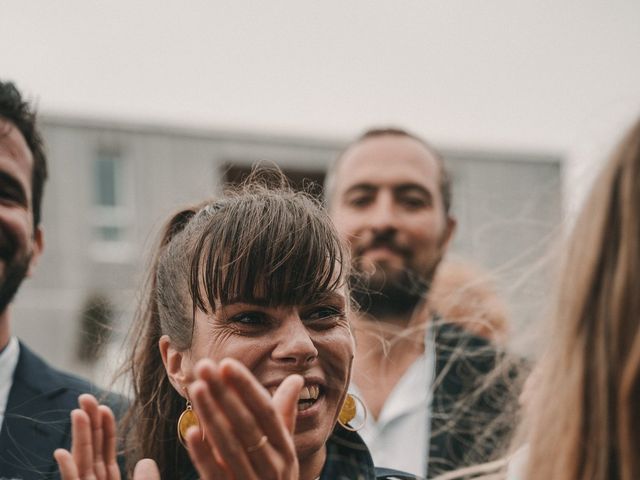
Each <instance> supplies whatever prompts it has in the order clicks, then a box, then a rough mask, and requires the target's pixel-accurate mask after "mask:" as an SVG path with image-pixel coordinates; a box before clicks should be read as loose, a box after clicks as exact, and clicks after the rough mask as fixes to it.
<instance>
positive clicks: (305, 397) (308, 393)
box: [298, 385, 320, 412]
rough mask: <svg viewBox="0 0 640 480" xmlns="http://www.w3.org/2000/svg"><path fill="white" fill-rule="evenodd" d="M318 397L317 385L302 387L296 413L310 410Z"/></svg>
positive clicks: (318, 388)
mask: <svg viewBox="0 0 640 480" xmlns="http://www.w3.org/2000/svg"><path fill="white" fill-rule="evenodd" d="M319 395H320V387H319V386H318V385H307V386H304V387H302V390H301V391H300V396H299V397H298V411H299V412H301V411H303V410H306V409H307V408H310V407H311V406H312V405H313V404H314V403H316V400H318V396H319Z"/></svg>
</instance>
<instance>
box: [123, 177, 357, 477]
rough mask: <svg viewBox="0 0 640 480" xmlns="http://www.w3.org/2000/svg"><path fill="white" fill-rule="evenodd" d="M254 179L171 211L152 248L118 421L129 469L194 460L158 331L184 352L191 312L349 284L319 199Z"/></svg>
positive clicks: (176, 466) (179, 465)
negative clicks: (128, 402) (129, 392)
mask: <svg viewBox="0 0 640 480" xmlns="http://www.w3.org/2000/svg"><path fill="white" fill-rule="evenodd" d="M256 177H259V174H254V175H253V177H252V178H251V179H250V180H249V181H248V182H249V183H247V184H245V185H244V186H243V187H240V188H239V189H238V190H236V191H233V192H228V193H227V194H226V195H225V196H224V197H223V198H220V199H218V200H210V201H207V202H204V203H202V204H200V205H197V206H195V207H193V208H187V209H184V210H181V211H179V212H178V213H176V214H175V215H174V216H173V217H172V218H171V219H170V220H169V222H168V223H167V225H166V226H165V228H164V230H163V232H162V234H161V238H160V242H159V246H158V248H157V249H156V252H155V254H154V259H153V264H152V267H151V269H150V272H149V276H148V280H147V283H146V292H145V295H144V297H143V301H142V303H141V305H140V307H139V309H138V312H137V315H136V319H135V323H134V328H133V330H132V334H131V335H132V340H133V348H132V352H131V355H130V358H129V360H128V363H127V367H126V369H127V371H128V373H129V374H130V375H131V377H132V379H133V391H134V392H133V393H134V400H133V404H132V406H131V408H130V410H129V412H128V414H127V416H126V418H125V421H124V425H123V426H124V431H125V436H126V437H127V438H126V448H127V456H128V461H129V463H130V466H132V465H133V464H134V463H135V461H137V460H138V459H140V458H142V457H149V458H152V459H153V460H155V461H156V462H157V463H158V466H159V468H160V472H161V475H162V478H182V476H183V475H184V474H185V472H187V471H189V469H190V468H191V467H190V462H189V459H188V455H187V453H186V451H185V450H184V448H183V447H182V446H181V445H180V444H179V442H178V439H177V436H176V423H177V420H178V417H179V415H180V413H181V411H182V410H184V405H185V403H184V399H183V397H181V396H180V395H179V394H178V393H177V392H176V391H175V389H174V388H173V386H172V385H171V384H170V382H169V379H168V377H167V375H166V373H165V369H164V366H163V362H162V358H161V356H160V351H159V348H158V342H159V339H160V337H161V336H162V335H165V334H166V335H169V337H170V339H171V342H172V345H173V346H174V347H175V348H176V349H178V350H187V349H189V348H190V346H191V342H192V338H193V335H194V316H195V311H196V309H200V310H202V311H205V312H208V313H210V314H215V311H216V308H217V307H219V306H220V305H224V304H228V303H231V302H234V301H238V300H242V301H247V302H251V301H260V302H266V303H267V304H269V305H272V306H276V305H300V304H304V303H307V302H310V301H313V300H314V298H315V297H316V296H318V295H322V294H323V293H326V292H327V291H332V290H335V289H338V288H343V287H345V286H346V281H345V278H346V275H347V274H348V272H347V270H348V268H349V267H348V266H349V259H348V257H347V255H348V254H347V253H346V250H345V248H344V247H343V245H342V244H341V242H340V241H339V239H338V238H339V237H338V235H337V234H336V232H335V231H334V228H333V225H332V224H331V221H330V220H329V218H328V216H327V215H326V213H325V212H324V210H323V209H322V208H321V206H320V205H319V204H318V203H317V202H316V201H315V200H313V199H312V198H311V197H310V196H308V195H307V194H305V193H300V192H293V191H291V190H290V189H289V188H288V187H286V186H280V187H277V188H269V187H266V186H265V184H264V183H261V182H260V181H259V179H258V180H256Z"/></svg>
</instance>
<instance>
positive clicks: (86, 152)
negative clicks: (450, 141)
mask: <svg viewBox="0 0 640 480" xmlns="http://www.w3.org/2000/svg"><path fill="white" fill-rule="evenodd" d="M43 131H44V135H45V141H46V144H47V146H48V152H49V160H50V172H51V176H50V181H49V183H48V185H47V188H46V201H45V202H44V212H43V218H44V228H45V232H46V239H47V245H46V255H44V256H43V258H42V261H41V264H40V265H39V266H38V274H37V275H35V276H34V278H33V279H32V280H30V281H29V282H26V284H25V285H24V287H23V289H22V291H21V292H20V294H19V299H18V302H17V305H16V307H15V308H16V312H15V316H16V318H19V319H20V320H19V321H18V322H16V324H15V325H14V331H15V333H16V334H17V335H18V336H20V337H21V338H24V339H25V340H26V341H27V342H28V343H29V344H30V345H32V346H33V347H34V348H35V349H36V350H37V351H39V352H42V353H43V354H44V355H45V356H46V357H47V358H49V359H51V360H52V361H53V362H54V363H55V364H56V365H61V366H64V367H65V368H68V369H72V370H76V371H79V372H80V373H85V374H88V375H93V369H94V368H95V362H96V360H98V359H99V358H100V356H101V355H102V354H103V353H104V352H103V350H104V349H105V346H107V347H108V345H109V344H111V345H113V346H114V349H117V347H118V346H119V344H120V342H121V340H122V337H123V333H124V332H125V331H126V329H127V327H128V324H129V321H130V319H131V316H132V314H133V310H134V309H135V303H136V293H137V289H138V287H139V285H140V284H141V282H142V280H143V279H142V278H141V272H142V270H143V268H142V267H143V266H144V265H145V261H146V260H148V257H149V252H150V250H151V248H152V245H153V241H154V233H155V232H157V230H158V229H159V228H160V226H161V223H162V221H163V220H164V219H165V218H166V217H167V215H168V214H169V213H170V212H171V211H173V210H175V209H176V208H177V207H178V206H180V205H183V204H186V203H189V202H192V201H199V200H201V199H202V198H204V197H206V196H208V195H215V194H216V192H219V191H220V189H221V188H223V185H224V184H225V183H229V182H231V183H233V182H237V181H239V180H240V179H241V178H242V177H243V176H244V175H246V173H248V172H249V171H250V169H251V166H252V165H253V164H255V163H257V162H262V163H265V164H267V165H270V164H276V165H278V166H279V167H280V168H282V169H283V170H284V171H285V173H287V175H288V176H289V177H290V178H291V180H292V182H293V183H294V184H296V185H298V186H300V187H304V186H306V188H308V189H311V190H312V191H313V192H315V193H318V194H319V193H320V192H321V185H322V182H323V179H324V173H325V170H326V168H327V166H328V165H329V162H331V160H332V159H333V158H334V157H335V156H336V155H337V153H338V152H339V151H340V150H341V149H342V148H343V147H344V145H345V143H346V140H347V139H342V140H337V139H329V138H327V139H322V138H305V137H293V136H291V137H283V136H273V135H264V134H252V133H249V132H231V131H228V132H222V131H205V130H194V129H181V128H176V127H171V126H157V125H156V126H150V125H141V124H133V123H126V122H105V121H96V120H86V119H77V118H75V119H74V118H70V117H44V118H43ZM441 150H442V152H443V154H444V156H445V158H446V162H447V165H448V167H449V168H450V170H451V174H452V179H453V189H454V190H453V191H454V204H453V209H454V214H455V215H456V217H457V218H458V221H459V230H458V232H457V234H456V237H455V240H454V245H453V250H454V252H455V253H457V254H459V255H462V256H465V257H467V258H473V259H474V260H475V261H476V262H478V263H480V264H482V265H484V266H485V267H486V268H488V269H489V270H490V271H491V272H493V273H494V275H495V277H496V279H497V281H498V282H499V284H500V286H501V287H502V288H501V292H503V293H504V294H505V295H506V297H507V298H508V299H509V300H510V302H509V303H510V305H513V306H514V309H513V310H512V313H513V321H515V322H516V323H517V324H519V325H524V324H526V323H528V322H530V321H531V320H534V319H535V316H536V314H537V308H538V306H539V303H540V300H541V298H543V297H544V294H545V292H546V288H545V285H546V284H547V283H548V282H547V281H548V278H547V277H546V271H545V270H544V269H536V268H535V262H538V261H539V260H540V259H541V258H542V257H543V255H544V252H545V251H546V249H547V247H548V245H549V240H550V239H551V238H552V236H553V234H554V232H555V231H556V227H557V225H558V222H559V218H560V212H561V203H562V202H561V199H562V195H561V186H562V177H561V173H562V159H561V158H558V157H554V156H548V155H544V154H533V153H513V154H506V153H504V152H502V153H492V152H473V151H463V150H459V151H458V150H455V149H448V148H447V147H446V146H443V147H442V148H441ZM533 185H535V189H532V186H533ZM61 346H64V347H63V348H61ZM78 360H82V361H81V362H79V361H78Z"/></svg>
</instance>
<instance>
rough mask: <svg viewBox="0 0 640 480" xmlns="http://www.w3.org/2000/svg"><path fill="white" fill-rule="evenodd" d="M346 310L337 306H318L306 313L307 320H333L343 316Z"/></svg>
mask: <svg viewBox="0 0 640 480" xmlns="http://www.w3.org/2000/svg"><path fill="white" fill-rule="evenodd" d="M343 316H344V312H343V311H342V310H340V309H339V308H336V307H318V308H314V309H313V310H310V311H309V312H307V313H305V314H304V319H305V320H306V321H310V322H313V321H318V320H333V319H335V318H336V317H340V318H341V317H343Z"/></svg>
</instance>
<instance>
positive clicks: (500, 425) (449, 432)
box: [427, 318, 524, 478]
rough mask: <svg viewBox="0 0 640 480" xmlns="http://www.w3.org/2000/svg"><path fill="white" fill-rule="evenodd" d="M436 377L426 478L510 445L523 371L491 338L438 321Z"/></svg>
mask: <svg viewBox="0 0 640 480" xmlns="http://www.w3.org/2000/svg"><path fill="white" fill-rule="evenodd" d="M434 328H435V348H436V376H435V382H434V385H432V386H431V388H433V399H432V408H431V425H430V431H431V434H430V442H429V462H428V467H427V468H428V478H433V477H435V476H437V475H439V474H442V473H444V472H448V471H450V470H455V469H456V468H460V467H463V466H468V465H473V464H477V463H482V462H486V461H488V460H491V459H492V458H494V457H496V456H497V455H500V454H501V453H503V452H502V450H503V449H504V448H505V447H506V446H507V443H508V441H509V437H510V433H511V429H512V427H513V425H514V424H515V416H516V413H517V412H516V410H517V405H518V404H517V393H518V391H519V388H518V385H517V378H516V377H517V376H518V371H519V370H522V369H523V368H524V365H523V364H522V362H521V361H519V360H515V359H513V358H511V357H509V356H508V355H506V354H505V353H504V352H502V351H501V350H499V349H498V348H497V347H496V346H494V345H493V344H492V343H490V342H488V341H487V340H485V339H483V338H480V337H477V336H475V335H472V334H470V333H468V332H466V331H465V330H463V329H462V328H460V327H459V326H456V325H454V324H451V323H446V322H442V320H441V319H438V318H435V319H434Z"/></svg>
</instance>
